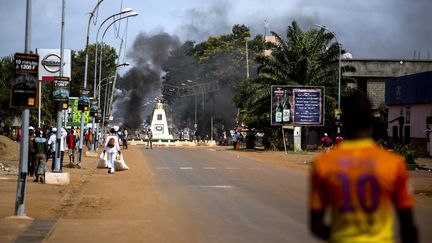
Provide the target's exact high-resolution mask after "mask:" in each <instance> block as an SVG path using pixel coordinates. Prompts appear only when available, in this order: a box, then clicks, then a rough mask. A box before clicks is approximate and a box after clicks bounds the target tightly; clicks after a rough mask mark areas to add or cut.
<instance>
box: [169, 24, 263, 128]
mask: <svg viewBox="0 0 432 243" xmlns="http://www.w3.org/2000/svg"><path fill="white" fill-rule="evenodd" d="M249 37H250V33H249V29H248V28H247V27H246V26H244V25H234V26H233V28H232V31H231V32H230V33H227V34H222V35H217V36H211V37H209V38H208V39H207V40H206V41H204V42H201V43H198V44H195V43H194V42H185V43H184V44H183V45H182V46H181V47H180V48H178V49H177V50H175V51H173V53H172V55H171V57H170V58H169V59H168V61H167V62H166V65H164V67H163V69H164V71H166V72H167V74H166V76H165V82H164V83H163V88H162V90H163V91H162V92H163V94H164V98H165V99H166V100H168V102H169V103H172V104H173V106H174V107H173V110H175V111H176V112H177V114H179V116H178V117H176V119H174V120H175V121H179V124H177V125H178V126H180V127H185V126H187V125H186V124H184V123H183V122H182V121H187V120H188V119H189V120H190V119H191V117H193V111H194V108H193V107H194V97H193V96H191V97H184V98H182V102H175V100H176V99H177V98H178V95H179V93H178V92H179V90H180V91H181V89H184V88H186V87H185V85H182V83H185V82H186V81H187V80H193V81H194V82H196V83H199V84H201V83H217V84H218V87H219V90H218V91H217V92H210V93H206V94H205V95H204V99H205V102H204V103H205V110H204V111H203V113H201V103H202V102H198V103H199V104H198V106H199V107H198V109H200V115H199V116H198V120H199V121H198V124H199V125H198V127H208V128H209V122H208V119H209V118H210V117H211V116H212V117H213V118H214V126H215V127H217V128H219V132H222V130H226V129H231V128H233V126H234V121H235V118H236V114H237V108H236V107H235V104H234V103H233V101H232V99H233V97H234V94H235V93H236V92H237V88H238V83H239V82H240V81H241V80H243V79H244V78H245V77H246V48H245V47H246V41H247V39H248V38H249ZM261 39H262V37H261V36H259V37H255V38H254V39H251V40H248V44H249V51H248V53H249V61H250V70H251V71H250V73H251V75H252V76H253V75H254V74H255V73H256V72H254V70H255V69H256V68H257V65H256V64H255V63H254V61H253V60H254V58H255V56H256V55H257V53H258V52H259V51H257V49H258V48H259V46H260V45H259V44H260V43H262V41H261ZM186 84H187V83H186ZM189 85H190V84H189ZM198 98H200V99H202V97H201V95H200V96H199V97H198ZM199 101H201V100H199ZM179 103H180V104H179ZM184 104H187V105H184ZM192 119H193V118H192ZM189 123H190V122H189ZM205 132H206V133H208V131H205Z"/></svg>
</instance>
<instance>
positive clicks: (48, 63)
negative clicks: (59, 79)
mask: <svg viewBox="0 0 432 243" xmlns="http://www.w3.org/2000/svg"><path fill="white" fill-rule="evenodd" d="M36 52H37V53H38V55H39V57H40V58H39V80H43V77H55V76H60V49H41V48H37V49H36ZM63 77H68V78H69V79H70V78H71V50H70V49H64V58H63Z"/></svg>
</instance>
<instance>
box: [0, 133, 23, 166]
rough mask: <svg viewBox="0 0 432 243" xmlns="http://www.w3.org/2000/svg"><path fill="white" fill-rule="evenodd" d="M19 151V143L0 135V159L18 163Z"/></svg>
mask: <svg viewBox="0 0 432 243" xmlns="http://www.w3.org/2000/svg"><path fill="white" fill-rule="evenodd" d="M19 151H20V144H19V143H17V142H15V141H13V140H12V139H10V138H8V137H5V136H2V135H0V161H13V162H16V163H18V160H19Z"/></svg>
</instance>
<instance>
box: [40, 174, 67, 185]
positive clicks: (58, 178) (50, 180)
mask: <svg viewBox="0 0 432 243" xmlns="http://www.w3.org/2000/svg"><path fill="white" fill-rule="evenodd" d="M69 182H70V174H69V172H62V173H57V172H45V184H50V185H61V186H66V185H69Z"/></svg>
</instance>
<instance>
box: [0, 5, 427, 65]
mask: <svg viewBox="0 0 432 243" xmlns="http://www.w3.org/2000/svg"><path fill="white" fill-rule="evenodd" d="M25 2H26V1H24V0H20V1H17V0H0V57H2V56H6V55H11V54H13V53H15V52H22V51H23V50H24V29H25V7H26V3H25ZM61 2H62V1H61V0H32V25H31V49H33V50H34V49H36V48H60V29H61ZM96 2H97V1H96V0H93V1H92V0H73V1H72V0H66V13H65V15H66V19H65V43H64V45H65V48H68V49H73V50H80V49H83V48H84V46H85V36H86V30H87V23H88V16H89V15H88V13H89V12H91V10H92V9H93V7H94V6H95V4H96ZM121 7H130V8H132V9H133V10H134V11H137V12H138V13H139V15H138V16H137V17H133V18H130V20H129V21H128V28H127V38H126V45H125V46H126V52H125V54H126V55H124V57H123V58H122V59H124V60H125V61H128V60H127V51H128V50H129V47H131V46H132V44H133V42H134V40H135V38H136V37H137V36H138V35H139V33H140V32H145V33H148V34H152V33H158V32H167V33H169V34H171V35H177V36H178V37H179V38H180V40H182V41H184V40H194V41H197V42H199V41H203V40H205V39H207V38H208V36H209V35H217V34H221V33H228V32H229V31H230V29H231V27H232V26H233V25H234V24H244V25H246V26H249V27H250V28H251V30H252V33H253V34H264V31H265V28H264V20H267V21H268V22H269V29H270V30H272V31H275V32H277V33H278V34H280V35H282V36H285V34H286V29H287V26H288V25H290V23H291V22H292V21H293V20H296V21H297V22H299V24H300V26H301V27H302V28H303V29H304V30H307V29H308V28H316V26H315V24H321V25H324V26H326V27H327V28H328V29H329V30H331V31H333V32H334V33H335V34H336V36H337V37H338V39H339V41H340V42H341V43H342V45H343V47H344V48H345V49H346V50H347V51H348V52H350V53H352V54H353V57H354V58H379V59H412V58H413V55H414V51H416V53H417V54H418V53H419V52H420V55H421V56H420V58H427V56H428V53H430V54H429V55H430V56H431V57H432V29H431V28H430V27H429V26H430V24H431V23H432V14H430V10H432V1H430V0H369V1H364V0H350V1H346V0H235V1H234V0H219V1H217V0H159V1H154V0H151V1H150V0H104V1H103V2H102V4H101V6H100V10H99V12H98V16H97V23H96V26H94V25H92V26H91V33H90V42H91V43H92V42H95V39H96V37H95V35H96V30H97V28H99V25H100V23H101V22H102V21H103V20H104V19H105V18H107V17H108V16H110V15H112V14H114V13H117V12H119V11H120V8H121ZM121 24H122V25H121V28H120V29H121V31H124V29H125V26H126V25H125V22H123V21H122V23H121ZM122 33H124V32H122ZM267 33H268V32H267ZM120 35H122V34H120ZM104 41H106V42H107V43H108V44H110V45H113V46H114V47H115V48H119V46H120V41H119V40H118V39H116V38H115V31H114V28H110V29H109V31H108V32H107V35H106V37H105V39H104ZM416 58H417V57H416Z"/></svg>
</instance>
